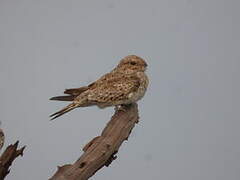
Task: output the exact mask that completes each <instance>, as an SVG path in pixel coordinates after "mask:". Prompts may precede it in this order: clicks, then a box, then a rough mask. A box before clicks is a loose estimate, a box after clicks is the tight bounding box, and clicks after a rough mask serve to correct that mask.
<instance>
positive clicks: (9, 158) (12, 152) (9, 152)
mask: <svg viewBox="0 0 240 180" xmlns="http://www.w3.org/2000/svg"><path fill="white" fill-rule="evenodd" d="M18 143H19V142H18V141H17V142H16V143H15V144H11V145H9V146H8V147H7V149H6V150H5V151H4V152H3V154H2V155H1V157H0V180H3V179H4V178H5V177H6V175H7V174H8V173H9V172H10V170H9V168H10V166H11V165H12V162H13V161H14V160H15V159H16V158H17V157H18V156H22V155H23V151H24V149H25V146H24V147H22V148H20V149H18Z"/></svg>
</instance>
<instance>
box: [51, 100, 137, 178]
mask: <svg viewBox="0 0 240 180" xmlns="http://www.w3.org/2000/svg"><path fill="white" fill-rule="evenodd" d="M138 119H139V117H138V108H137V104H133V105H130V106H128V107H126V108H125V109H124V111H122V110H121V111H119V110H116V112H115V114H114V115H113V117H112V118H111V120H110V121H109V122H108V124H107V125H106V127H105V128H104V130H103V131H102V134H101V135H100V136H97V137H95V138H93V139H92V140H91V141H90V142H89V143H88V144H87V145H85V147H84V148H83V151H84V153H83V154H82V156H81V157H80V158H79V159H78V160H77V161H76V162H75V163H74V164H68V165H64V166H62V167H58V170H57V172H56V173H55V174H54V175H53V177H51V178H50V180H87V179H88V178H89V177H91V176H92V175H94V173H95V172H97V171H98V170H99V169H101V168H102V167H104V166H109V165H110V164H111V162H112V161H113V160H115V159H116V158H117V156H116V153H117V152H118V149H119V148H120V146H121V144H122V142H123V141H124V140H127V139H128V137H129V135H130V133H131V130H132V129H133V127H134V125H135V124H136V123H137V122H138Z"/></svg>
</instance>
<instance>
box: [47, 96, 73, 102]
mask: <svg viewBox="0 0 240 180" xmlns="http://www.w3.org/2000/svg"><path fill="white" fill-rule="evenodd" d="M76 97H77V96H73V95H71V96H55V97H52V98H50V100H55V101H73V100H74V99H75V98H76Z"/></svg>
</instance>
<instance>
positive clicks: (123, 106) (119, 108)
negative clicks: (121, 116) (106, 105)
mask: <svg viewBox="0 0 240 180" xmlns="http://www.w3.org/2000/svg"><path fill="white" fill-rule="evenodd" d="M130 106H131V104H120V105H117V106H115V111H123V112H126V111H127V108H129V107H130Z"/></svg>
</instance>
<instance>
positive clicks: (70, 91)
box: [50, 83, 93, 101]
mask: <svg viewBox="0 0 240 180" xmlns="http://www.w3.org/2000/svg"><path fill="white" fill-rule="evenodd" d="M92 85H93V83H92V84H90V85H89V86H83V87H80V88H72V89H66V90H65V91H64V94H68V95H66V96H55V97H52V98H50V100H56V101H73V100H74V99H75V98H76V97H77V96H79V95H80V94H81V93H83V92H84V91H86V90H88V89H89V88H90V87H91V86H92Z"/></svg>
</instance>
